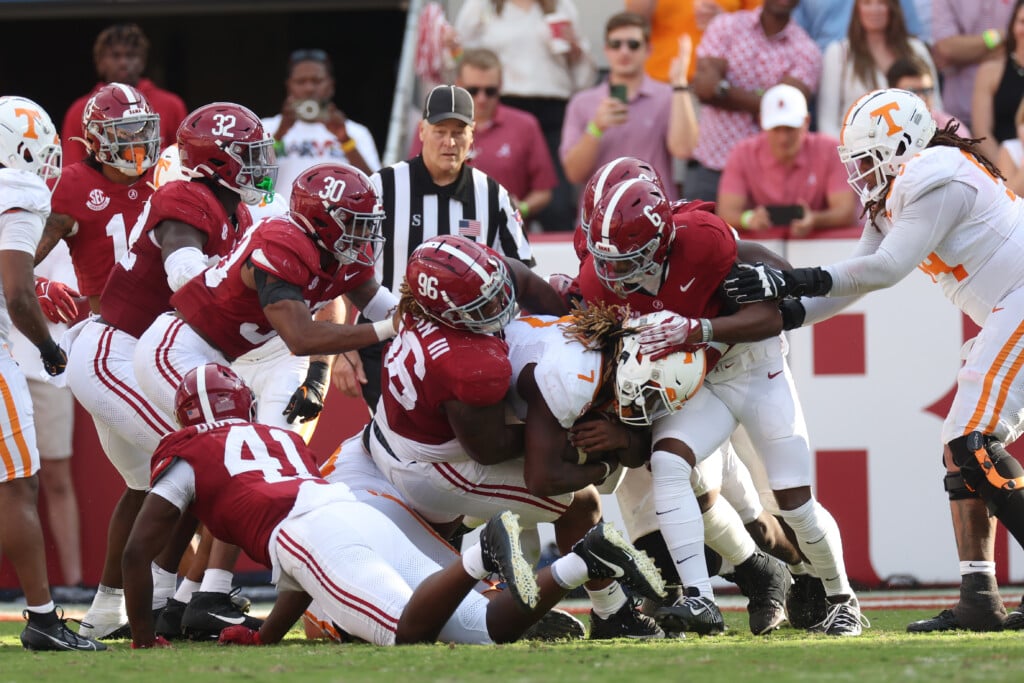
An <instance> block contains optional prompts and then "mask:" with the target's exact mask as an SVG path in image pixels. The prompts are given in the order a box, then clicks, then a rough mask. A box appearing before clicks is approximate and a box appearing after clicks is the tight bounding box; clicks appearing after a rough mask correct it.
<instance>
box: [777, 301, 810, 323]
mask: <svg viewBox="0 0 1024 683" xmlns="http://www.w3.org/2000/svg"><path fill="white" fill-rule="evenodd" d="M779 311H780V312H781V313H782V329H784V330H795V329H796V328H798V327H800V326H801V325H803V324H804V318H805V317H806V316H807V309H806V308H804V305H803V304H802V303H801V302H800V299H783V300H782V301H780V302H779Z"/></svg>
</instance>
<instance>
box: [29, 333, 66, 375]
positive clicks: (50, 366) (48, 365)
mask: <svg viewBox="0 0 1024 683" xmlns="http://www.w3.org/2000/svg"><path fill="white" fill-rule="evenodd" d="M36 348H38V349H39V357H40V358H41V359H42V361H43V369H44V370H46V374H48V375H49V376H50V377H56V376H57V375H59V374H60V373H62V372H64V368H66V367H67V366H68V356H67V354H66V353H64V349H62V348H60V346H58V345H57V342H55V341H53V338H52V337H51V338H49V339H47V340H46V341H45V342H43V343H42V344H40V345H39V346H38V347H36Z"/></svg>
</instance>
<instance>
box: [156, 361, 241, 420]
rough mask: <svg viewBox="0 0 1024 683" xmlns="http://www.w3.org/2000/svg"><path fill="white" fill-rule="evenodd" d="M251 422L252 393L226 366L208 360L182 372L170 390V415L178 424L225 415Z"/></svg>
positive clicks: (216, 418)
mask: <svg viewBox="0 0 1024 683" xmlns="http://www.w3.org/2000/svg"><path fill="white" fill-rule="evenodd" d="M232 417H233V418H238V419H239V420H247V421H249V422H252V421H253V420H254V419H255V418H256V396H255V394H253V393H252V389H250V388H249V387H248V385H246V383H245V382H243V381H242V379H241V378H240V377H239V376H238V375H236V374H235V373H234V372H233V371H232V370H231V369H230V368H227V367H225V366H223V365H218V364H217V363H208V364H207V365H200V366H199V367H198V368H193V369H191V370H189V371H188V372H186V373H185V377H184V379H182V380H181V385H180V386H179V387H178V390H177V391H176V392H175V393H174V418H175V419H176V420H177V421H178V424H179V425H181V426H182V427H190V426H192V425H198V424H203V423H205V422H216V421H217V420H226V419H228V418H232Z"/></svg>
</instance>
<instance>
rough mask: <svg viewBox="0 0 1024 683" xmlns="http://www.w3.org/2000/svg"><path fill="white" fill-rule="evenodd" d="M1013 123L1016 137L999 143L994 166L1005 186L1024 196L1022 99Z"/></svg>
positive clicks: (1023, 113)
mask: <svg viewBox="0 0 1024 683" xmlns="http://www.w3.org/2000/svg"><path fill="white" fill-rule="evenodd" d="M1013 123H1014V124H1015V125H1016V127H1017V135H1016V137H1014V138H1012V139H1010V140H1003V141H1002V142H1001V143H999V155H998V156H997V157H996V166H997V167H998V168H999V170H1000V171H1002V172H1003V175H1005V176H1006V186H1007V187H1008V188H1010V189H1011V190H1012V191H1013V192H1014V193H1016V194H1018V195H1024V143H1022V142H1021V141H1022V140H1024V99H1022V100H1021V102H1020V105H1019V106H1018V107H1017V112H1016V114H1014V117H1013Z"/></svg>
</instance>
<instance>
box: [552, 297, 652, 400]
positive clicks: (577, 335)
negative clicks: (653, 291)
mask: <svg viewBox="0 0 1024 683" xmlns="http://www.w3.org/2000/svg"><path fill="white" fill-rule="evenodd" d="M570 316H571V317H572V322H570V323H569V324H568V325H566V326H565V329H564V330H563V334H564V335H565V337H566V338H568V339H572V340H575V341H578V342H579V343H581V344H583V345H584V346H586V347H587V348H588V349H590V350H592V351H600V352H601V353H603V354H604V356H605V358H613V359H614V358H618V357H619V354H620V353H622V340H623V338H624V337H626V336H628V335H630V334H635V333H637V332H639V331H640V329H639V328H637V327H630V326H628V325H626V321H627V320H629V318H630V317H631V311H630V308H629V306H628V305H626V306H619V305H615V304H606V303H603V302H600V301H595V302H593V303H591V304H590V305H589V306H588V307H587V308H583V307H582V306H581V305H580V303H579V302H578V301H577V302H576V303H574V304H573V308H572V311H570ZM615 365H616V364H615V363H605V368H604V372H603V374H602V377H601V381H602V382H603V383H605V384H607V383H610V382H611V381H612V380H613V378H614V375H615Z"/></svg>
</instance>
